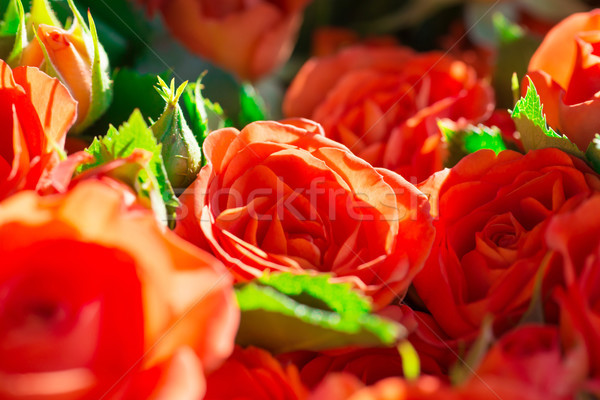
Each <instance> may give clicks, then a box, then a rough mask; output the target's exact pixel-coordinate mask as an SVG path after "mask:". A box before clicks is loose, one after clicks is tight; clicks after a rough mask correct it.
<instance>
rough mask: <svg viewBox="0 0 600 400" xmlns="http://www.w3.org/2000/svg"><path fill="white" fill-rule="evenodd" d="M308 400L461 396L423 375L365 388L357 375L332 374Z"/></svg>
mask: <svg viewBox="0 0 600 400" xmlns="http://www.w3.org/2000/svg"><path fill="white" fill-rule="evenodd" d="M496 398H497V397H496ZM308 399H309V400H392V399H393V400H459V399H461V397H458V395H457V394H456V393H453V392H452V390H451V388H450V387H448V386H447V385H445V384H444V383H443V382H442V381H440V380H439V379H437V378H435V377H433V376H422V377H420V378H419V379H417V380H415V381H407V380H404V379H403V378H387V379H383V380H381V381H379V382H377V383H376V384H374V385H372V386H364V384H363V383H362V382H360V381H359V380H358V379H357V378H356V377H354V376H353V375H350V374H331V375H329V376H327V377H326V378H325V380H324V381H323V383H321V384H320V385H319V386H318V387H317V388H316V389H315V391H314V392H313V393H312V394H311V395H310V397H309V398H308ZM482 399H486V400H487V397H483V398H482ZM490 399H491V397H490ZM473 400H475V399H473Z"/></svg>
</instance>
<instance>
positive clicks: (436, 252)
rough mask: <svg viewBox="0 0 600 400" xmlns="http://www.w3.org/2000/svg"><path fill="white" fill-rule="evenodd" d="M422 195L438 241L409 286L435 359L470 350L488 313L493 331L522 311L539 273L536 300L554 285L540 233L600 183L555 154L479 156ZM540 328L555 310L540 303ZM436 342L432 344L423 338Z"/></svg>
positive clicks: (557, 271)
mask: <svg viewBox="0 0 600 400" xmlns="http://www.w3.org/2000/svg"><path fill="white" fill-rule="evenodd" d="M420 188H421V190H423V192H424V193H426V194H429V195H430V198H431V202H432V214H433V215H434V216H435V217H437V220H436V221H435V222H434V226H435V227H436V238H435V241H434V245H433V249H432V251H431V254H430V256H429V258H428V259H427V261H426V263H425V267H424V268H423V270H422V271H421V272H420V273H419V274H418V275H417V276H416V277H415V279H414V286H415V289H416V292H417V294H418V296H419V298H420V299H421V300H422V303H423V305H424V307H426V309H427V310H428V312H429V313H431V316H432V318H433V321H431V324H434V325H433V326H432V325H431V324H422V325H423V326H420V327H419V329H423V330H426V331H432V332H437V336H436V338H437V341H438V342H439V347H440V349H441V350H442V351H446V352H447V351H449V349H450V348H453V349H454V351H455V354H456V349H457V348H458V343H457V341H463V342H466V343H465V344H469V343H470V342H471V341H472V340H473V339H474V338H475V337H476V336H477V335H478V333H479V329H480V327H481V325H482V321H483V319H484V318H485V316H486V315H488V314H491V315H492V316H493V317H494V327H495V329H496V332H497V333H501V332H503V331H506V330H507V329H510V328H511V327H513V326H515V325H516V324H517V323H518V322H519V320H520V319H521V318H522V316H523V314H524V313H525V311H526V310H527V308H528V307H529V304H530V302H531V299H532V294H533V291H534V286H535V283H536V279H539V276H538V275H539V274H538V273H539V271H540V268H545V269H543V270H542V272H541V273H542V274H543V276H544V286H543V293H542V299H543V300H545V299H547V298H548V296H549V295H550V294H551V291H552V289H553V285H556V284H557V283H559V282H562V267H561V266H560V263H557V262H554V261H553V259H547V258H546V256H547V254H548V247H547V245H546V244H545V240H544V235H545V232H546V229H547V227H548V224H549V222H550V221H551V219H552V217H553V216H554V215H556V214H560V213H562V212H566V211H568V210H569V209H570V208H572V207H573V206H574V205H576V204H577V203H578V202H579V201H581V200H582V199H584V198H586V197H588V196H590V195H591V194H592V192H594V191H598V190H600V179H599V178H598V176H597V175H596V174H595V173H594V172H593V171H592V170H591V169H590V168H589V167H588V166H587V165H586V164H585V163H584V162H583V161H581V160H580V159H578V158H575V157H572V156H570V155H567V154H566V153H563V152H562V151H560V150H558V149H543V150H536V151H531V152H529V153H528V154H526V155H521V154H519V153H515V152H512V151H504V152H501V153H500V154H499V155H497V156H496V154H495V153H494V152H493V151H489V150H482V151H479V152H477V153H474V154H471V155H469V156H467V157H465V158H464V159H463V160H461V161H460V162H459V163H458V164H457V165H456V166H455V167H454V168H452V169H451V170H445V171H441V172H439V173H437V174H434V175H433V176H432V177H431V178H430V179H428V180H427V181H426V182H424V183H423V184H422V185H420ZM544 304H545V306H546V318H547V321H552V320H554V321H556V319H557V316H556V314H557V310H556V307H555V306H553V305H552V304H553V303H552V302H549V301H547V302H545V303H544ZM430 339H432V340H431V341H432V342H434V341H435V340H433V339H435V338H431V337H430Z"/></svg>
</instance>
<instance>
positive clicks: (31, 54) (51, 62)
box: [19, 3, 112, 132]
mask: <svg viewBox="0 0 600 400" xmlns="http://www.w3.org/2000/svg"><path fill="white" fill-rule="evenodd" d="M37 4H40V3H37ZM71 8H72V10H73V12H74V14H75V20H74V22H73V25H72V26H71V27H70V29H68V30H65V29H63V28H62V27H60V26H55V25H48V24H46V23H39V21H36V20H34V21H33V29H34V30H35V38H34V39H33V40H32V41H31V42H30V43H29V45H28V46H27V47H26V48H25V49H24V50H23V53H22V55H21V60H20V63H19V64H20V65H30V66H35V67H38V68H40V69H41V70H43V71H44V72H46V73H48V74H49V75H53V76H56V77H58V78H59V79H60V80H61V82H62V83H63V84H64V85H65V86H66V87H67V88H68V89H69V91H70V92H71V95H72V96H73V97H74V98H75V100H77V102H78V106H77V121H76V123H75V126H74V127H73V131H75V132H79V131H82V130H84V129H85V128H86V127H88V126H90V125H91V124H92V123H93V122H94V121H95V120H96V119H98V117H100V115H102V113H104V111H106V109H107V108H108V106H109V105H110V102H111V100H112V88H111V82H110V79H109V76H108V74H109V71H110V67H109V65H108V57H107V55H106V53H105V52H104V49H103V48H102V45H101V44H100V43H99V41H98V36H97V33H96V28H95V25H94V22H93V20H92V17H91V15H88V18H89V21H90V27H88V26H87V24H86V23H85V21H84V20H83V17H82V16H81V15H80V14H79V12H78V11H77V10H76V9H75V8H74V7H73V6H71ZM48 12H51V11H50V10H48ZM45 22H50V21H48V20H46V21H45ZM56 23H58V22H56Z"/></svg>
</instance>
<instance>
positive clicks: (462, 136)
mask: <svg viewBox="0 0 600 400" xmlns="http://www.w3.org/2000/svg"><path fill="white" fill-rule="evenodd" d="M438 126H439V127H440V130H441V131H442V135H443V136H444V139H445V140H446V142H447V143H448V158H447V159H446V163H445V164H446V166H447V167H453V166H454V165H456V164H457V163H458V162H459V161H460V160H461V159H462V158H463V157H464V156H466V155H467V154H471V153H475V152H476V151H478V150H481V149H490V150H494V151H495V152H496V154H498V153H499V152H501V151H503V150H506V145H505V143H504V140H502V132H500V129H498V128H497V127H495V126H494V127H488V126H485V125H478V126H474V125H468V126H466V127H464V128H460V129H459V128H458V127H457V125H456V123H454V122H453V121H450V120H440V121H438Z"/></svg>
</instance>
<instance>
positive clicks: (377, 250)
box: [177, 120, 433, 306]
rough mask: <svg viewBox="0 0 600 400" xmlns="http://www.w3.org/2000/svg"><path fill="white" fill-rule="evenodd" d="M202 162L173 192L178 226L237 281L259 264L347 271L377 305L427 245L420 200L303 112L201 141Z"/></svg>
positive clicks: (413, 269)
mask: <svg viewBox="0 0 600 400" xmlns="http://www.w3.org/2000/svg"><path fill="white" fill-rule="evenodd" d="M204 154H205V155H206V158H207V160H208V164H207V165H206V166H205V167H204V168H203V169H202V170H201V172H200V174H199V175H198V179H197V180H196V181H195V182H194V183H193V184H192V186H191V187H190V188H188V190H187V191H186V193H184V195H182V198H181V200H182V201H183V202H184V203H185V205H186V206H187V210H186V211H187V215H184V219H183V221H180V223H179V224H178V227H177V231H178V232H179V234H181V235H182V236H183V237H184V238H186V239H188V240H190V241H192V242H193V243H196V244H198V245H201V246H206V247H209V248H210V249H212V251H213V252H214V254H215V255H216V256H217V257H218V258H220V259H221V260H223V262H225V264H226V265H227V266H229V268H230V269H231V271H232V273H233V274H234V276H235V277H236V279H237V280H239V281H244V280H249V279H252V278H254V277H257V276H260V275H262V273H263V271H265V270H273V271H296V272H302V271H304V270H315V271H321V272H331V273H333V274H334V275H335V276H340V277H349V278H350V279H352V280H353V281H354V282H355V283H356V284H357V285H359V286H360V287H361V288H362V289H363V290H365V292H366V293H368V294H369V295H372V296H374V299H375V301H376V303H377V304H378V305H379V306H384V305H386V304H387V303H388V302H389V301H390V300H391V299H393V298H394V297H395V296H396V295H401V294H402V293H403V291H404V290H405V289H406V288H407V287H408V285H409V283H410V281H411V279H412V277H413V276H414V275H415V274H416V273H417V271H419V269H420V268H421V265H422V262H423V260H424V259H425V257H427V254H428V253H429V248H430V244H431V239H432V236H433V231H432V227H431V220H430V217H429V213H428V205H427V199H426V197H425V196H423V194H422V193H420V192H419V191H417V190H416V188H415V187H414V186H412V185H411V184H409V183H408V182H406V181H405V180H404V179H403V178H402V177H401V176H399V175H397V174H395V173H393V172H390V171H387V170H383V169H376V168H373V167H372V166H370V165H369V164H367V163H366V162H365V161H363V160H361V159H360V158H358V157H356V156H354V155H353V154H352V153H351V152H350V151H348V149H347V148H345V147H344V146H342V145H340V144H339V143H336V142H334V141H332V140H330V139H327V138H325V137H324V136H323V135H322V130H321V127H320V125H318V124H316V123H314V122H312V121H308V120H289V121H286V123H278V122H271V121H265V122H255V123H252V124H250V125H248V126H246V127H245V128H244V129H243V130H242V131H241V132H238V131H237V130H236V129H231V128H229V129H222V130H219V131H216V132H213V133H212V134H210V135H209V136H208V138H207V139H206V141H205V142H204Z"/></svg>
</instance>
